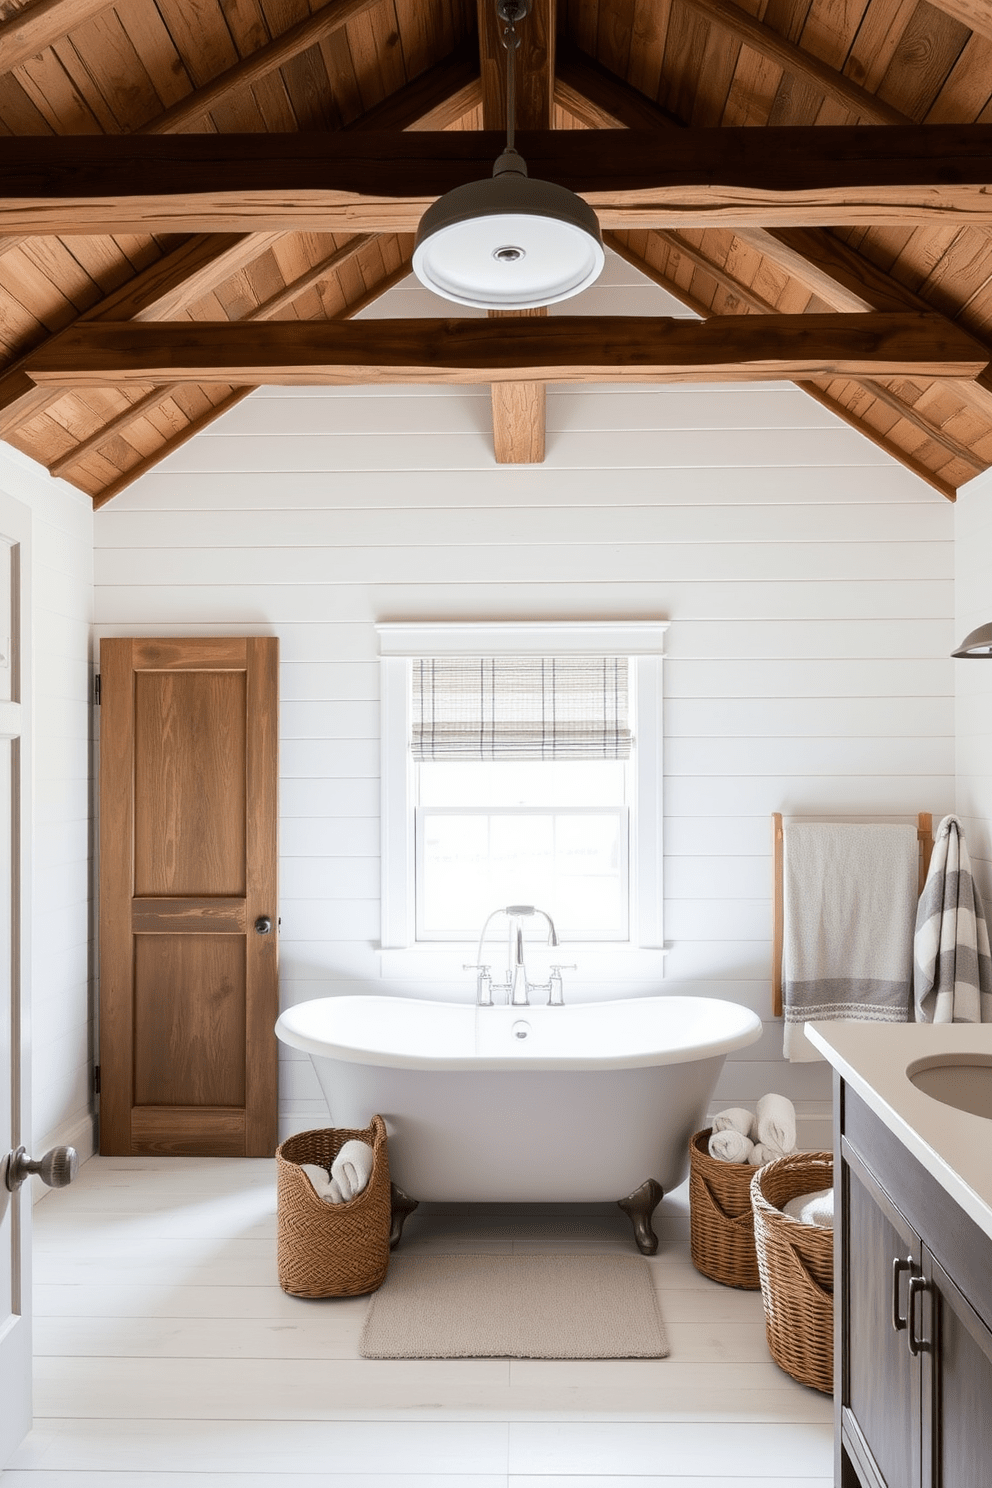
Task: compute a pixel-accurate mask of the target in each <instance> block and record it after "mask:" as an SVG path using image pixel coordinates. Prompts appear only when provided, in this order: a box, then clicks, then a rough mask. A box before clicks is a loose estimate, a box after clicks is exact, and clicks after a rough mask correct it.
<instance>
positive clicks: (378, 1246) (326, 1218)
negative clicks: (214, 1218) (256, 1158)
mask: <svg viewBox="0 0 992 1488" xmlns="http://www.w3.org/2000/svg"><path fill="white" fill-rule="evenodd" d="M352 1137H357V1138H358V1139H359V1140H360V1141H363V1142H368V1143H369V1144H370V1145H371V1147H372V1150H373V1152H374V1154H375V1156H374V1161H373V1164H372V1177H371V1178H370V1179H369V1182H368V1186H367V1187H366V1188H365V1189H363V1191H362V1192H361V1193H360V1194H359V1195H358V1197H357V1198H355V1199H351V1200H350V1201H349V1202H348V1203H347V1204H325V1203H323V1202H322V1200H320V1199H318V1197H317V1195H316V1194H315V1193H314V1191H313V1186H312V1184H311V1183H310V1180H309V1178H308V1177H307V1175H306V1173H304V1172H302V1171H301V1168H300V1164H301V1163H317V1164H319V1166H320V1167H323V1168H330V1166H331V1163H332V1162H333V1161H334V1159H335V1158H336V1157H337V1155H338V1152H339V1151H340V1150H341V1148H342V1147H343V1146H344V1144H345V1142H347V1141H349V1140H350V1139H351V1138H352ZM276 1171H277V1186H278V1212H279V1227H278V1228H279V1241H278V1257H279V1285H280V1286H281V1287H282V1289H283V1291H284V1292H291V1293H292V1295H293V1296H294V1297H355V1296H358V1295H359V1294H361V1293H363V1292H374V1291H375V1289H376V1288H377V1287H379V1286H381V1285H382V1283H383V1281H384V1280H385V1279H386V1267H387V1266H388V1264H389V1224H390V1191H389V1159H388V1157H387V1154H386V1127H385V1123H384V1122H383V1120H382V1117H381V1116H373V1118H372V1121H371V1124H370V1125H369V1126H368V1127H366V1129H365V1130H364V1131H348V1130H346V1129H345V1128H343V1127H339V1128H336V1129H335V1128H325V1129H323V1130H318V1131H305V1132H299V1133H298V1134H297V1135H296V1136H295V1137H290V1138H288V1140H287V1141H285V1142H283V1144H282V1146H281V1147H279V1148H277V1150H276Z"/></svg>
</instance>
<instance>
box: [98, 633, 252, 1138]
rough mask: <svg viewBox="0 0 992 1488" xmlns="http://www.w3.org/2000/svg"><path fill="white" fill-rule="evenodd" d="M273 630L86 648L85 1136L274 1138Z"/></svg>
mask: <svg viewBox="0 0 992 1488" xmlns="http://www.w3.org/2000/svg"><path fill="white" fill-rule="evenodd" d="M278 644H279V643H278V641H277V640H275V639H273V638H271V637H240V638H231V639H228V638H222V639H196V640H185V639H183V640H178V639H159V640H141V639H131V638H127V639H117V640H104V641H102V642H101V646H100V676H101V695H100V701H101V707H100V1080H101V1090H100V1150H101V1152H103V1153H114V1154H128V1153H132V1154H141V1153H151V1154H156V1153H157V1154H163V1155H198V1156H205V1157H233V1156H245V1157H262V1156H268V1155H270V1154H271V1153H272V1152H273V1151H274V1149H275V1145H276V1070H277V1056H276V1041H275V1035H274V1033H273V1025H274V1023H275V1020H276V1017H277V1016H278V911H277V905H276V886H277V880H276V872H277V783H278V759H277V751H278V745H277V705H278Z"/></svg>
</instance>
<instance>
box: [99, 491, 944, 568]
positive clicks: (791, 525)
mask: <svg viewBox="0 0 992 1488" xmlns="http://www.w3.org/2000/svg"><path fill="white" fill-rule="evenodd" d="M382 521H383V515H382V512H381V511H376V510H372V511H368V510H354V509H353V510H342V511H339V512H338V514H337V515H336V517H335V521H334V542H335V546H337V547H342V548H362V547H371V546H373V545H374V544H375V543H376V541H377V539H379V538H381V537H382V535H383V533H382ZM952 523H953V514H952V513H951V511H950V510H949V508H948V506H947V504H946V503H941V504H940V505H938V504H937V503H936V502H931V503H928V504H927V505H925V506H923V505H915V504H908V503H907V504H906V505H905V506H899V507H892V506H886V505H879V506H875V505H872V504H868V503H858V504H855V503H851V505H850V507H849V508H848V509H847V510H846V511H845V513H844V516H843V525H842V527H841V526H840V525H839V522H838V515H837V512H836V510H835V509H834V508H832V507H829V506H820V507H814V508H809V507H803V506H796V507H787V508H785V509H783V508H782V506H781V505H779V504H770V505H767V506H762V505H760V504H759V503H752V504H749V505H747V506H743V505H740V504H736V503H735V504H733V505H729V506H724V507H720V506H706V507H704V508H698V507H696V506H695V505H692V504H689V503H686V504H685V505H683V506H680V507H675V506H654V505H652V504H649V503H644V504H642V505H636V506H624V505H620V504H611V505H609V506H603V507H597V506H589V507H584V508H579V509H574V508H573V510H572V512H571V513H570V516H569V524H568V525H569V537H570V539H571V540H572V541H573V542H576V543H578V542H593V543H601V542H609V541H611V540H613V541H615V540H616V535H617V532H618V529H619V528H620V525H621V524H622V531H623V539H624V541H625V542H628V543H657V542H664V543H666V544H668V543H671V544H677V543H697V542H700V541H701V540H702V541H705V540H706V539H707V538H709V537H711V536H712V534H713V532H714V531H718V532H719V534H720V537H721V540H722V541H723V542H735V541H738V542H789V541H798V542H809V543H813V542H832V541H835V540H837V539H838V538H840V537H842V538H843V540H844V541H846V542H866V541H882V542H888V543H893V544H898V543H905V542H911V541H916V542H933V543H939V542H944V543H946V544H947V545H948V547H949V546H950V544H951V543H952V541H953V525H952ZM184 528H185V531H186V533H187V534H188V539H187V546H188V547H196V548H198V549H217V548H227V547H229V546H230V544H231V522H230V517H229V516H228V514H227V513H225V512H209V511H208V512H197V513H195V514H191V515H190V516H189V517H188V518H187V520H186V522H185V523H184ZM561 528H562V513H561V510H560V508H558V507H555V506H538V505H532V506H530V507H529V508H528V512H527V542H528V545H531V544H533V545H545V544H548V543H552V544H555V545H557V544H559V543H560V542H561V537H562V530H561ZM505 530H506V514H505V508H504V507H503V506H502V505H494V506H492V507H481V506H476V507H471V508H469V509H468V510H464V511H462V510H458V509H449V508H444V507H442V508H438V509H433V508H430V507H427V506H421V507H419V508H417V509H415V510H414V509H410V510H406V511H393V512H390V514H389V539H390V544H391V545H393V546H395V545H400V544H402V545H405V546H407V547H409V548H411V549H413V548H417V547H420V546H422V545H423V544H424V543H425V542H431V541H434V542H437V543H444V544H446V545H448V544H452V543H466V544H467V543H472V542H479V541H483V542H487V543H488V542H490V541H492V540H493V539H497V540H498V539H499V538H501V537H502V536H503V535H504V534H505ZM175 536H176V524H175V517H174V516H173V515H172V514H170V513H162V514H161V515H153V514H151V513H141V514H136V513H132V512H128V511H124V510H122V509H120V508H118V507H115V506H111V507H109V508H108V510H107V512H106V515H105V517H104V518H103V519H101V523H100V538H101V544H100V545H101V548H102V549H104V550H105V551H109V550H112V549H117V550H122V551H126V550H129V551H131V552H132V553H140V552H143V551H145V550H148V549H151V550H155V551H158V550H160V549H162V548H168V547H169V546H170V545H171V544H173V543H174V542H175ZM326 537H327V515H326V513H325V512H322V511H289V512H285V511H282V512H280V511H267V512H258V513H255V514H253V515H252V516H251V517H250V519H248V520H245V521H243V522H242V523H241V524H240V528H239V532H238V539H239V546H240V547H242V548H248V547H259V548H264V549H265V550H266V551H267V552H269V553H271V554H272V562H273V565H274V564H275V555H276V553H279V552H280V551H281V550H286V549H293V548H294V547H308V546H311V545H312V546H322V545H323V543H324V542H325V541H326ZM288 556H289V555H288V554H287V557H288ZM301 577H302V575H301Z"/></svg>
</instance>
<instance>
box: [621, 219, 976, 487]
mask: <svg viewBox="0 0 992 1488" xmlns="http://www.w3.org/2000/svg"><path fill="white" fill-rule="evenodd" d="M609 243H610V247H611V248H612V249H613V251H614V252H615V253H619V254H620V256H621V258H623V259H625V260H626V261H627V262H628V263H629V264H631V265H633V267H634V268H635V269H637V270H638V271H639V272H640V273H642V274H644V275H645V276H646V277H647V278H648V279H651V280H652V281H653V282H654V283H655V284H657V285H658V286H659V287H660V288H661V289H664V290H666V291H667V292H668V293H669V294H670V295H672V296H673V298H675V299H677V300H679V301H680V302H681V303H682V304H683V305H685V306H686V308H687V309H689V310H692V311H694V313H695V314H696V315H698V316H699V317H700V318H701V319H702V320H706V319H708V318H709V317H710V316H712V314H713V310H712V309H711V307H710V306H709V305H707V304H706V303H705V302H704V301H702V300H699V299H697V298H696V296H695V295H693V294H692V293H691V291H690V290H687V289H686V288H684V286H683V285H681V284H679V282H678V281H677V280H676V279H673V278H672V277H671V275H669V274H666V273H665V272H664V271H663V270H662V269H659V268H657V267H656V266H655V265H654V264H652V263H648V262H647V261H646V260H645V259H644V258H642V256H641V255H640V254H638V253H635V252H634V251H633V250H632V249H631V247H630V245H629V243H628V242H627V241H626V238H624V237H619V238H615V237H614V236H613V235H612V234H610V236H609ZM714 268H715V265H711V264H709V263H707V264H706V272H707V273H712V272H713V270H714ZM715 277H717V278H718V279H719V277H720V276H719V274H717V275H715ZM734 293H735V294H736V293H739V288H738V286H737V285H736V282H735V285H734ZM796 386H797V387H798V388H801V389H802V391H803V392H804V393H807V394H808V395H809V396H810V397H811V398H815V399H816V401H817V402H818V403H821V404H822V405H823V406H824V407H825V408H828V409H829V410H830V412H831V413H833V414H835V415H836V416H837V417H838V418H839V419H841V420H842V421H843V422H844V423H845V424H848V425H849V426H850V427H851V428H852V429H854V430H856V432H857V433H859V434H862V435H864V437H865V438H866V439H868V440H870V441H871V443H872V444H875V445H877V446H878V448H879V449H881V450H884V451H885V453H886V454H887V455H889V456H890V457H891V458H892V459H893V460H896V461H898V462H899V464H901V465H905V466H906V468H907V469H909V470H912V471H913V473H914V474H915V475H918V476H919V477H920V479H921V480H923V481H925V482H926V483H927V485H929V486H932V487H933V489H934V490H935V491H938V492H939V493H940V495H941V496H943V497H945V498H946V499H947V500H948V501H954V500H956V491H955V488H954V487H953V486H951V485H948V483H947V482H946V481H944V480H941V478H940V476H939V475H935V474H934V472H933V471H932V470H930V469H929V468H928V467H927V466H926V465H923V464H922V463H921V462H920V461H919V460H916V459H915V458H914V457H913V456H912V455H910V454H908V453H907V452H906V450H904V449H903V448H902V447H901V446H899V445H897V444H894V443H893V441H892V440H890V439H888V438H887V437H886V436H885V435H884V434H882V433H880V431H879V430H877V429H873V428H872V427H871V426H870V425H865V424H863V423H862V422H861V420H860V419H858V418H857V417H856V416H855V415H854V414H853V413H852V412H851V410H850V409H849V408H847V407H846V406H845V405H844V404H843V403H840V402H839V401H838V400H837V399H836V398H834V397H832V396H831V395H830V393H829V392H827V390H826V387H825V386H822V385H821V384H819V383H817V382H815V381H811V380H805V381H802V382H797V383H796ZM926 433H927V435H928V437H930V438H933V437H934V433H933V430H932V429H931V428H930V427H929V425H928V426H927V428H926ZM938 442H941V441H938Z"/></svg>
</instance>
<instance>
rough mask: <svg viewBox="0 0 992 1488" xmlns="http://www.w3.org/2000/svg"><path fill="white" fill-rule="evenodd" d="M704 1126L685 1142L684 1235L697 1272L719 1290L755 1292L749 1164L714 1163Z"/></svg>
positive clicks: (757, 1278) (755, 1262)
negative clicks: (686, 1233)
mask: <svg viewBox="0 0 992 1488" xmlns="http://www.w3.org/2000/svg"><path fill="white" fill-rule="evenodd" d="M710 1130H711V1128H710V1127H707V1128H706V1130H705V1131H699V1132H697V1133H696V1135H695V1136H694V1137H693V1139H692V1141H691V1142H690V1143H689V1237H690V1244H691V1249H692V1264H693V1265H694V1266H695V1268H696V1270H697V1271H701V1272H702V1273H703V1275H704V1276H708V1277H710V1278H711V1280H713V1281H719V1282H722V1283H723V1285H724V1286H732V1287H743V1288H746V1289H747V1290H749V1291H752V1292H754V1291H757V1289H758V1287H759V1286H760V1285H761V1281H760V1279H759V1277H758V1259H757V1256H756V1255H755V1251H754V1222H753V1219H752V1215H751V1179H752V1178H753V1177H754V1168H752V1167H751V1166H750V1164H749V1163H726V1162H718V1161H717V1159H716V1158H714V1157H710V1155H709V1151H708V1150H707V1144H708V1142H709V1136H710Z"/></svg>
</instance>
